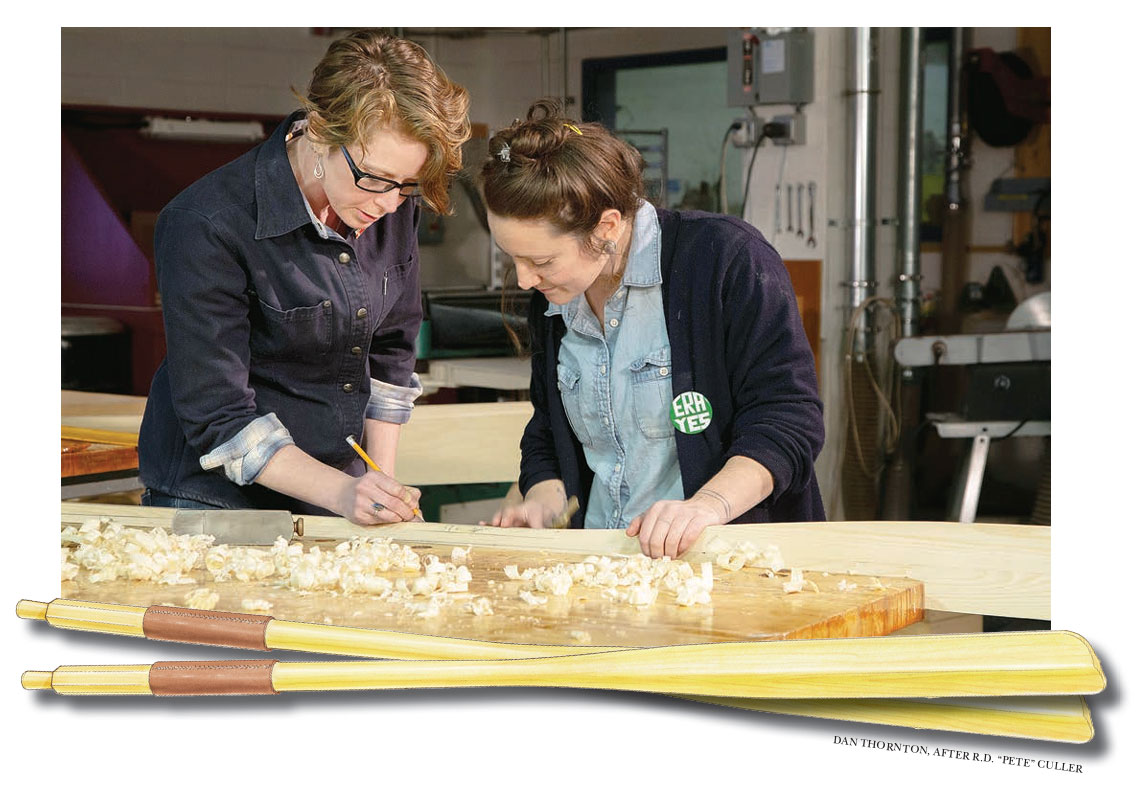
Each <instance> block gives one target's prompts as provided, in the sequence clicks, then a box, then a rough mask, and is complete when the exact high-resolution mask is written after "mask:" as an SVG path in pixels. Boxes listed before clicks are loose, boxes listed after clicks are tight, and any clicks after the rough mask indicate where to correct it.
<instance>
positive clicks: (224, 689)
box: [149, 659, 277, 696]
mask: <svg viewBox="0 0 1139 797" xmlns="http://www.w3.org/2000/svg"><path fill="white" fill-rule="evenodd" d="M276 663H277V662H275V661H263V660H260V659H255V660H252V661H158V662H155V663H154V664H152V665H151V667H150V677H149V680H150V691H151V693H153V694H155V695H163V696H167V695H275V694H277V690H276V689H274V688H273V665H274V664H276Z"/></svg>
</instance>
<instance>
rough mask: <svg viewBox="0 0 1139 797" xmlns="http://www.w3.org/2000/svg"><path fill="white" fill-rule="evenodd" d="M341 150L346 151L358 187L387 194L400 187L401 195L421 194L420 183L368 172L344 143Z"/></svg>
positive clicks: (345, 155)
mask: <svg viewBox="0 0 1139 797" xmlns="http://www.w3.org/2000/svg"><path fill="white" fill-rule="evenodd" d="M340 151H341V152H343V153H344V160H346V161H347V162H348V168H349V169H351V170H352V177H353V178H355V180H356V187H357V188H359V189H360V190H362V191H370V192H371V193H373V194H386V193H387V192H388V191H394V190H396V189H397V188H398V189H399V195H400V196H419V183H397V182H396V181H395V180H389V179H388V178H386V177H377V176H376V175H374V174H368V173H367V172H365V171H361V170H360V167H359V166H357V165H356V162H355V161H354V160H352V156H351V155H349V154H348V150H347V149H346V148H345V147H344V145H343V144H341V145H340Z"/></svg>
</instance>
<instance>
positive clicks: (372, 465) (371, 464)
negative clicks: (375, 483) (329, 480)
mask: <svg viewBox="0 0 1139 797" xmlns="http://www.w3.org/2000/svg"><path fill="white" fill-rule="evenodd" d="M344 439H345V440H347V441H348V445H350V446H352V448H354V449H355V450H356V453H357V454H359V455H360V458H361V459H363V460H364V461H365V462H366V463H368V467H369V468H371V469H372V470H374V471H376V472H377V473H383V472H384V469H383V468H381V467H380V466H379V465H377V464H376V463H375V462H373V461H372V458H371V457H369V456H368V452H367V451H365V450H364V449H363V447H362V446H361V445H360V444H359V443H357V442H356V438H355V437H354V436H353V435H348V436H347V437H346V438H344ZM411 511H412V512H414V513H415V514H416V515H418V516H419V517H423V513H422V512H420V511H419V507H415V508H414V509H413V510H411Z"/></svg>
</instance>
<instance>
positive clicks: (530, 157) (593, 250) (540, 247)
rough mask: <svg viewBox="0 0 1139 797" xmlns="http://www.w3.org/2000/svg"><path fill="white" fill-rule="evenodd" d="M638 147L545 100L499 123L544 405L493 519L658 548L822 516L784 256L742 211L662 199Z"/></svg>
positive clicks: (492, 199) (496, 224)
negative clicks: (644, 175)
mask: <svg viewBox="0 0 1139 797" xmlns="http://www.w3.org/2000/svg"><path fill="white" fill-rule="evenodd" d="M642 164H643V161H642V159H641V157H640V155H639V153H637V151H636V150H635V149H634V148H633V147H631V146H630V145H628V144H626V143H625V142H623V141H621V140H620V139H618V138H616V137H615V136H613V135H612V134H611V133H609V132H608V131H607V130H605V129H604V128H603V127H601V126H600V125H597V124H585V123H582V122H577V121H574V120H571V119H569V118H567V117H565V116H563V115H562V114H561V112H560V109H559V108H558V106H557V105H556V104H555V103H553V102H551V101H548V100H542V101H539V102H537V103H535V104H534V105H533V106H532V107H531V108H530V110H529V112H528V113H527V116H526V119H525V120H524V121H516V122H515V123H514V124H513V125H511V126H510V127H508V128H506V129H504V130H501V131H500V132H498V133H497V134H496V135H495V136H493V137H492V138H491V141H490V146H489V154H488V157H487V159H486V161H485V163H484V165H483V168H482V186H483V194H484V198H485V201H486V206H487V211H488V213H487V215H488V219H489V223H490V228H491V231H492V233H493V235H494V238H495V242H496V243H497V245H498V246H499V247H500V248H501V249H502V251H503V252H505V253H506V254H507V255H508V256H510V257H511V258H512V259H513V261H514V264H515V267H516V269H517V274H518V285H519V287H521V288H525V289H529V288H533V289H535V293H534V296H533V299H532V303H531V307H530V314H529V323H530V339H531V353H532V376H531V387H530V398H531V402H532V403H533V405H534V415H533V417H532V418H531V420H530V422H529V423H528V424H527V426H526V430H525V432H524V435H523V438H522V444H521V447H522V471H521V476H520V478H519V488H520V491H521V494H522V496H523V500H522V502H521V503H517V504H514V505H512V506H504V507H503V508H502V509H501V510H500V511H499V512H498V513H497V514H496V515H495V517H494V519H493V520H492V521H491V522H492V523H493V524H495V525H500V526H530V527H538V528H540V527H547V526H549V525H551V523H552V522H553V520H554V518H555V517H557V515H558V514H559V513H562V512H564V511H565V509H566V505H567V497H568V496H579V497H580V504H581V509H580V510H579V511H578V512H576V513H575V514H574V516H573V518H572V520H571V525H572V526H574V527H578V528H580V527H583V526H584V527H587V528H624V529H626V533H627V534H629V535H630V536H638V537H639V538H640V540H639V541H640V545H641V550H642V551H643V552H644V553H645V554H647V555H650V556H654V557H660V556H670V557H675V556H678V555H680V554H682V553H684V552H685V551H686V550H687V549H688V548H689V547H690V546H691V545H692V543H693V542H694V541H695V540H696V538H697V537H699V535H700V533H701V532H702V531H703V530H704V529H705V528H706V527H707V526H709V525H715V524H723V523H729V522H747V523H762V522H770V521H808V520H823V519H824V515H823V506H822V500H821V497H820V494H819V487H818V482H817V480H816V478H815V472H814V460H815V457H816V456H818V453H819V450H820V449H821V448H822V444H823V419H822V403H821V402H820V400H819V397H818V385H817V380H816V377H815V367H814V359H813V357H812V354H811V350H810V347H809V345H808V343H807V339H806V335H805V334H804V332H803V324H802V321H801V319H800V318H799V312H798V305H797V303H796V300H795V294H794V291H793V290H792V288H791V282H790V278H789V277H788V275H787V270H786V268H785V267H784V265H783V261H782V260H781V259H780V257H779V255H778V254H777V253H776V251H775V250H774V248H772V246H771V244H770V243H768V242H767V240H766V239H765V238H764V237H763V236H762V235H761V234H760V233H759V232H758V231H757V230H756V229H755V228H753V227H751V226H750V225H748V224H746V223H744V222H743V221H740V220H739V219H736V218H734V217H731V216H723V215H717V214H711V213H703V212H698V211H685V212H677V211H670V210H663V209H658V208H654V207H653V206H651V205H650V204H648V203H647V202H646V201H645V199H644V188H643V184H642V179H641V169H642Z"/></svg>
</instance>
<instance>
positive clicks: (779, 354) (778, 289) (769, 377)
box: [519, 210, 825, 528]
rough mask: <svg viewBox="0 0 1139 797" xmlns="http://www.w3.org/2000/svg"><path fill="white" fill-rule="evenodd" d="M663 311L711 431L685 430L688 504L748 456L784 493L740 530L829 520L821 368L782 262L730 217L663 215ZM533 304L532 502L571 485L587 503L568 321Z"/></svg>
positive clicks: (522, 483) (528, 467) (527, 460)
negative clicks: (572, 410)
mask: <svg viewBox="0 0 1139 797" xmlns="http://www.w3.org/2000/svg"><path fill="white" fill-rule="evenodd" d="M657 214H658V217H659V219H660V225H661V239H662V240H661V276H662V278H663V282H664V284H663V285H662V296H663V300H664V311H665V316H666V323H667V328H668V340H669V345H670V346H671V347H672V393H673V396H678V395H680V394H681V393H685V392H688V391H692V390H694V391H697V392H699V393H702V394H703V395H704V396H705V397H706V398H707V399H708V401H709V402H710V404H711V405H712V411H713V412H712V423H711V425H710V426H709V427H708V428H707V429H705V430H704V431H703V432H701V433H699V434H685V433H683V432H680V431H679V430H678V431H676V432H675V436H676V450H677V455H678V457H679V459H680V472H681V480H682V482H683V484H684V495H685V497H690V496H692V495H693V494H694V493H695V492H696V491H697V490H699V489H700V488H701V487H703V486H704V484H706V483H707V482H708V480H709V479H711V478H712V477H713V476H714V475H716V473H718V472H719V471H720V469H721V468H723V466H724V464H725V463H726V462H727V461H728V459H729V458H730V457H733V456H736V455H743V456H746V457H750V458H751V459H754V460H755V461H757V462H759V463H761V464H762V465H764V466H765V467H766V468H767V469H768V470H769V471H771V475H772V476H773V477H774V481H775V489H774V492H773V493H772V494H771V495H770V496H769V497H768V498H767V499H766V500H764V501H762V502H761V503H760V504H758V505H757V506H755V507H754V508H752V509H750V510H749V511H747V512H745V513H744V514H742V515H741V516H740V517H738V518H737V519H736V520H735V521H733V522H735V523H765V522H779V521H782V522H789V521H808V520H815V521H817V520H824V519H825V517H824V512H823V502H822V497H821V496H820V494H819V485H818V481H817V480H816V478H815V468H814V461H815V458H816V457H817V456H818V454H819V451H820V450H821V449H822V446H823V408H822V402H821V401H820V400H819V395H818V380H817V378H816V376H815V362H814V357H813V356H812V354H811V348H810V346H809V344H808V343H807V336H806V334H805V333H804V331H803V322H802V320H801V319H800V317H799V309H798V304H797V302H796V301H795V292H794V290H792V287H791V280H790V277H789V276H788V274H787V269H786V267H785V266H784V265H783V261H782V259H781V258H780V257H779V254H778V253H777V252H776V251H775V249H774V248H773V247H772V246H771V244H770V243H768V242H767V240H766V239H765V238H764V237H763V236H762V235H761V234H760V233H759V231H757V230H756V229H755V228H753V227H751V226H750V225H748V224H745V223H744V222H742V221H740V220H739V219H735V218H732V217H730V216H719V215H714V214H710V213H703V212H699V211H683V212H676V211H669V210H658V211H657ZM548 306H549V305H548V303H547V301H546V299H545V297H544V296H542V294H540V293H538V292H535V293H534V296H533V299H532V301H531V305H530V317H529V318H530V336H531V347H532V369H533V370H532V373H531V381H530V401H531V402H532V403H533V405H534V415H533V417H532V418H531V419H530V422H529V423H528V424H527V425H526V430H525V432H524V433H523V437H522V473H521V476H520V478H519V487H520V488H521V490H522V493H523V495H525V494H526V492H527V491H528V490H529V489H530V488H531V487H532V486H534V485H535V484H537V483H538V482H540V481H543V480H546V479H561V480H562V481H563V482H564V483H565V486H566V493H567V494H568V495H576V496H578V497H579V499H581V501H582V507H581V510H580V511H579V512H578V513H577V514H576V515H575V516H574V518H573V521H572V525H573V526H574V527H576V528H580V527H581V525H582V522H583V519H584V517H585V511H586V506H585V503H586V502H587V501H588V497H589V487H590V485H591V484H592V481H593V473H592V471H590V470H589V467H588V465H587V464H586V461H585V455H584V453H583V451H582V448H581V444H580V443H579V442H578V440H577V438H576V437H575V436H574V434H573V431H572V429H571V428H570V426H569V421H568V420H567V419H566V414H565V410H564V408H563V407H562V403H561V395H560V393H559V392H558V387H557V362H558V347H559V345H560V343H561V339H562V336H563V335H565V331H566V329H565V324H564V322H563V321H562V319H561V316H546V315H545V311H546V308H547V307H548Z"/></svg>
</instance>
